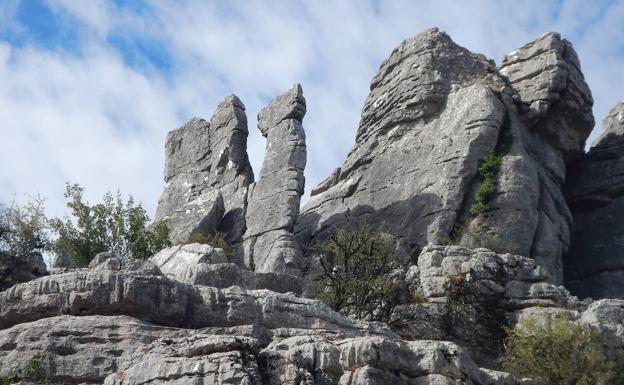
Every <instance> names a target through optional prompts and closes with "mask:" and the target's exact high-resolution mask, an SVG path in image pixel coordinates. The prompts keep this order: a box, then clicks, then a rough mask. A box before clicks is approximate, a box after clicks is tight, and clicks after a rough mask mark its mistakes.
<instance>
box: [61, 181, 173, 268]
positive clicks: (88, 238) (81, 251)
mask: <svg viewBox="0 0 624 385" xmlns="http://www.w3.org/2000/svg"><path fill="white" fill-rule="evenodd" d="M83 194H84V188H82V187H81V186H79V185H78V184H73V185H70V184H68V185H67V189H66V191H65V197H66V198H67V199H68V202H67V206H68V207H69V208H70V210H71V212H72V215H73V217H74V220H73V221H72V219H70V218H67V217H66V218H64V219H59V218H55V219H52V220H51V225H52V228H53V229H54V230H55V231H56V232H57V233H58V238H57V240H56V242H55V245H54V251H55V252H56V253H59V254H63V255H67V256H69V257H72V258H74V259H76V260H78V261H81V262H83V263H88V262H89V261H91V259H93V257H94V256H95V255H96V254H97V253H100V252H103V251H112V252H114V253H116V254H118V255H120V256H123V257H133V258H141V259H144V258H147V257H149V256H151V255H153V254H155V253H156V252H158V251H159V250H161V249H162V248H164V247H167V246H171V241H170V240H169V230H168V226H167V223H166V222H159V223H157V224H155V225H154V226H152V228H146V224H147V223H148V222H149V220H150V219H149V217H148V215H147V213H146V212H145V209H143V207H142V206H141V204H140V203H139V204H135V202H134V199H133V198H132V196H130V197H129V198H128V200H127V201H126V202H125V203H124V202H123V200H122V198H121V194H120V193H117V195H116V196H113V195H112V194H111V193H106V194H105V195H104V198H103V202H102V203H98V204H95V205H92V206H91V205H89V203H88V202H85V201H84V199H83Z"/></svg>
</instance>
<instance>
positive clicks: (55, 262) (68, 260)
mask: <svg viewBox="0 0 624 385" xmlns="http://www.w3.org/2000/svg"><path fill="white" fill-rule="evenodd" d="M50 267H51V268H52V269H78V268H81V267H86V266H85V265H84V264H82V263H81V262H79V261H77V260H76V259H75V258H72V257H70V256H68V255H63V254H55V255H54V257H53V259H52V263H51V266H50Z"/></svg>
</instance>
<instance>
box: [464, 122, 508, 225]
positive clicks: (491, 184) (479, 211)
mask: <svg viewBox="0 0 624 385" xmlns="http://www.w3.org/2000/svg"><path fill="white" fill-rule="evenodd" d="M510 119H511V118H510V117H509V114H508V113H505V116H504V117H503V124H502V126H501V128H500V131H499V134H498V140H497V142H496V147H495V148H494V151H493V152H492V153H491V154H489V155H488V156H486V157H485V158H483V159H481V160H480V161H479V168H478V171H477V173H478V175H479V179H480V181H481V184H479V187H478V188H477V190H476V191H475V195H474V201H473V203H472V206H470V214H471V215H472V216H474V217H478V216H482V215H484V214H485V213H486V212H487V211H488V210H489V209H490V204H489V203H490V200H491V199H492V197H493V196H494V194H496V189H497V186H496V179H497V177H498V171H499V170H500V166H501V164H502V163H503V158H504V157H505V155H507V153H508V152H509V150H510V148H511V144H512V141H513V137H512V135H511V120H510Z"/></svg>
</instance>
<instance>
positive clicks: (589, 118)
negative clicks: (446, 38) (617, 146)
mask: <svg viewBox="0 0 624 385" xmlns="http://www.w3.org/2000/svg"><path fill="white" fill-rule="evenodd" d="M500 71H501V73H502V74H504V75H505V76H507V78H508V79H509V82H510V83H511V86H512V87H513V89H514V90H516V91H517V92H518V95H519V97H520V103H521V105H522V109H521V113H522V118H523V120H524V121H525V122H526V123H527V126H529V127H530V128H531V129H532V130H534V131H535V132H537V133H538V134H539V135H540V136H541V137H543V138H544V139H545V140H547V141H548V142H549V143H550V144H551V145H552V146H553V148H555V149H556V150H558V151H561V153H562V154H563V155H564V157H565V159H566V160H570V159H574V158H578V157H579V156H580V155H581V154H582V153H583V147H584V145H585V139H587V136H588V135H589V133H590V132H591V130H592V128H593V127H594V117H593V114H592V110H591V107H592V105H593V99H592V95H591V91H590V90H589V87H588V86H587V83H586V82H585V79H584V77H583V73H582V72H581V65H580V62H579V59H578V56H577V55H576V52H575V51H574V48H572V44H570V42H569V41H567V40H565V39H562V38H561V36H560V35H559V34H558V33H553V32H550V33H546V34H544V35H542V36H541V37H540V38H538V39H537V40H535V41H532V42H530V43H528V44H527V45H525V46H523V47H521V48H519V49H517V50H515V51H513V52H512V53H510V54H508V55H507V56H505V57H504V58H503V60H502V62H501V66H500Z"/></svg>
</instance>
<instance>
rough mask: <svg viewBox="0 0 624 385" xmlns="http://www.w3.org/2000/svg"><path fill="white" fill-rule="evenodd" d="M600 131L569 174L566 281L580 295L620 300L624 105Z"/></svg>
mask: <svg viewBox="0 0 624 385" xmlns="http://www.w3.org/2000/svg"><path fill="white" fill-rule="evenodd" d="M603 128H604V131H603V133H602V135H601V136H600V137H599V138H598V139H597V140H596V142H595V143H594V145H593V146H592V148H591V149H590V150H589V152H588V153H587V154H586V155H585V156H584V157H583V159H581V160H579V161H578V162H576V163H574V164H573V165H572V167H571V168H570V169H569V171H568V181H567V198H568V202H569V204H570V207H571V209H572V213H573V215H574V227H573V229H574V230H573V233H572V247H570V251H569V253H568V255H567V256H566V258H565V264H564V266H565V278H566V285H567V286H568V287H569V288H570V290H571V291H572V292H573V293H574V294H576V295H579V296H581V297H593V298H624V238H623V237H622V228H623V226H624V102H619V103H618V104H617V105H616V106H615V107H613V109H612V110H611V111H610V112H609V114H608V116H607V117H606V118H605V119H604V122H603Z"/></svg>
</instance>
